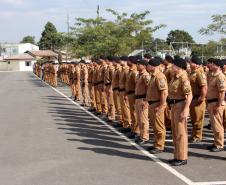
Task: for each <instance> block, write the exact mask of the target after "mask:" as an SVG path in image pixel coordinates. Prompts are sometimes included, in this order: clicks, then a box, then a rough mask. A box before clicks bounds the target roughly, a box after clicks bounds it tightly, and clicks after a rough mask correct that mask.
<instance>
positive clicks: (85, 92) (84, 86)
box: [80, 60, 89, 106]
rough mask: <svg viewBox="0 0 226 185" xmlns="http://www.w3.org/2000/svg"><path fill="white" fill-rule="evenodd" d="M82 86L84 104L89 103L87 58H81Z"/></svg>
mask: <svg viewBox="0 0 226 185" xmlns="http://www.w3.org/2000/svg"><path fill="white" fill-rule="evenodd" d="M80 66H81V77H80V81H81V87H82V96H83V103H82V106H88V105H89V89H88V68H87V65H86V62H85V60H81V62H80Z"/></svg>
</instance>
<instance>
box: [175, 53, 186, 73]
mask: <svg viewBox="0 0 226 185" xmlns="http://www.w3.org/2000/svg"><path fill="white" fill-rule="evenodd" d="M173 64H174V65H176V66H177V67H180V68H182V69H184V70H186V69H187V62H186V61H185V60H184V59H183V58H180V57H179V56H178V57H175V58H174V60H173Z"/></svg>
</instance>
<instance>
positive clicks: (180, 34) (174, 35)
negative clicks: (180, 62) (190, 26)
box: [166, 30, 194, 49]
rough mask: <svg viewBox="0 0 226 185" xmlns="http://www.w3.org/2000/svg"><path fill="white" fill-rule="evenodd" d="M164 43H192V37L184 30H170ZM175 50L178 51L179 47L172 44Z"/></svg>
mask: <svg viewBox="0 0 226 185" xmlns="http://www.w3.org/2000/svg"><path fill="white" fill-rule="evenodd" d="M166 42H167V43H168V44H169V45H170V43H172V42H188V43H194V40H193V38H192V36H191V35H190V34H189V33H188V32H186V31H184V30H171V31H170V32H169V34H168V36H167V38H166ZM172 45H173V47H174V48H175V49H179V47H180V45H178V44H172Z"/></svg>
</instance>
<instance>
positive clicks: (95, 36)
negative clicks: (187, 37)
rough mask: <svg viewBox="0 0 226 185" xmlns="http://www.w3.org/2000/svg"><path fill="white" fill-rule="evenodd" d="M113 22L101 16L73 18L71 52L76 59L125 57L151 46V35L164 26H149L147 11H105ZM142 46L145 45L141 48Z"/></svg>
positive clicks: (150, 21)
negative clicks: (83, 57) (130, 12)
mask: <svg viewBox="0 0 226 185" xmlns="http://www.w3.org/2000/svg"><path fill="white" fill-rule="evenodd" d="M106 11H107V12H109V13H111V14H112V15H113V16H114V17H115V20H113V21H109V20H106V19H104V18H103V17H97V18H94V19H93V18H88V19H85V18H77V19H76V23H75V26H74V27H72V33H71V35H72V37H73V38H74V39H75V40H74V42H73V47H72V50H73V51H74V53H75V54H76V56H78V57H82V56H100V55H128V54H129V53H130V52H131V51H133V50H134V49H137V48H141V45H142V43H143V44H147V45H148V44H149V45H150V44H151V41H152V33H153V32H154V31H156V30H158V29H160V28H162V27H164V25H159V26H156V27H153V26H151V25H152V23H153V22H152V20H148V19H146V16H147V15H148V14H149V11H145V12H142V13H140V14H136V13H133V14H131V15H128V14H127V13H122V14H119V13H118V12H116V11H115V10H112V9H107V10H106ZM145 47H146V46H145Z"/></svg>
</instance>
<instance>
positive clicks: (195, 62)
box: [191, 55, 202, 65]
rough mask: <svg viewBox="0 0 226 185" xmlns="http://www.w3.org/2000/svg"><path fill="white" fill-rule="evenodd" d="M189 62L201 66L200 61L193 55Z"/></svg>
mask: <svg viewBox="0 0 226 185" xmlns="http://www.w3.org/2000/svg"><path fill="white" fill-rule="evenodd" d="M191 62H192V63H194V64H197V65H201V64H202V59H201V58H200V57H199V56H197V55H193V56H192V57H191Z"/></svg>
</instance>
